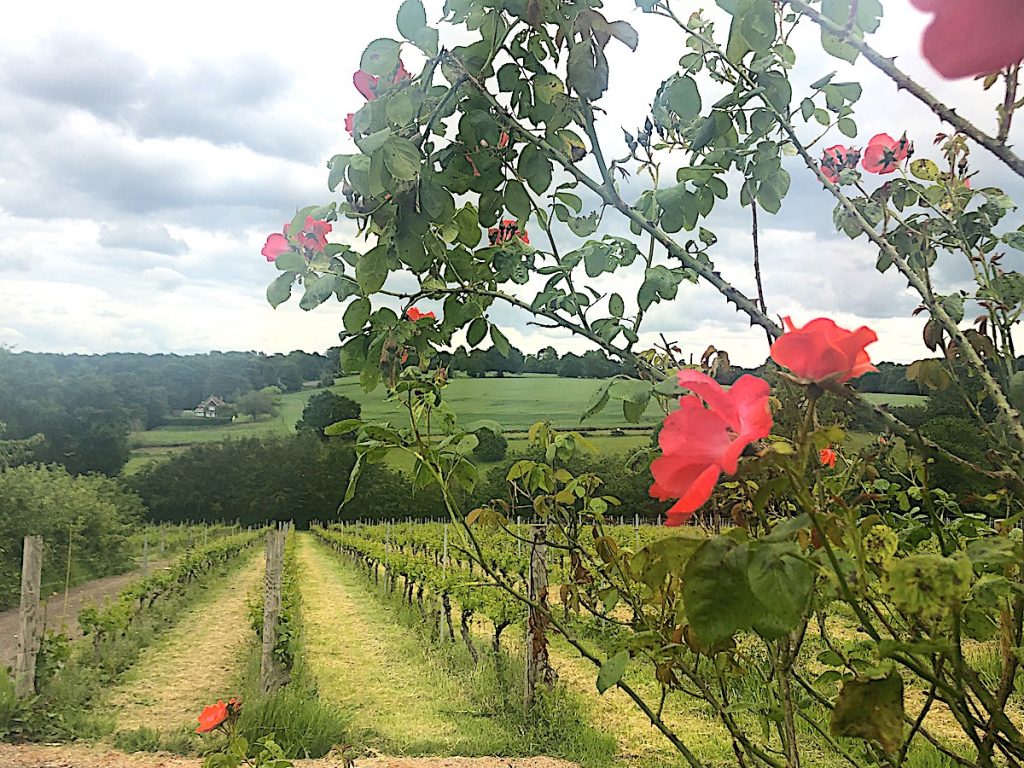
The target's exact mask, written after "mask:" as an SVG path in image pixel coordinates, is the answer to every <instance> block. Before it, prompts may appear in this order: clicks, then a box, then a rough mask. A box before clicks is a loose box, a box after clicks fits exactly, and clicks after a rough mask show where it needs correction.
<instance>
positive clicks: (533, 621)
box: [523, 524, 555, 710]
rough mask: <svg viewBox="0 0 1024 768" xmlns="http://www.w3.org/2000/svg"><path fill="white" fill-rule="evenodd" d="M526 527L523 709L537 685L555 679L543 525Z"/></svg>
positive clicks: (528, 705) (530, 702)
mask: <svg viewBox="0 0 1024 768" xmlns="http://www.w3.org/2000/svg"><path fill="white" fill-rule="evenodd" d="M530 527H531V545H530V588H529V597H530V600H531V601H532V605H531V606H530V611H529V615H528V616H527V619H526V687H525V691H524V694H523V702H524V704H525V707H526V709H527V710H530V709H532V708H533V705H534V702H535V701H536V699H537V686H538V685H552V684H553V683H554V681H555V679H554V678H555V673H554V670H553V669H552V668H551V663H550V660H549V658H548V638H547V631H546V630H547V618H546V616H545V612H546V611H547V603H548V562H547V544H546V543H545V539H546V536H547V526H545V525H542V524H541V525H532V526H530ZM534 606H536V607H534Z"/></svg>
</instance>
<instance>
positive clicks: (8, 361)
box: [0, 348, 338, 475]
mask: <svg viewBox="0 0 1024 768" xmlns="http://www.w3.org/2000/svg"><path fill="white" fill-rule="evenodd" d="M337 361H338V354H337V350H336V349H335V350H330V351H328V353H327V354H326V355H321V354H310V353H307V352H300V351H296V352H291V353H289V354H287V355H281V354H278V355H263V354H259V353H256V352H210V353H208V354H202V355H143V354H121V353H117V354H107V355H57V354H48V353H36V352H20V353H14V352H11V351H10V350H5V349H3V348H0V424H4V425H6V433H5V434H4V435H3V437H4V438H6V439H9V440H16V439H25V438H29V437H31V436H33V435H37V434H41V435H42V436H43V437H42V438H41V443H40V444H38V445H37V446H36V447H35V448H34V459H35V460H36V461H40V462H43V463H57V464H61V465H63V466H65V467H67V469H68V470H69V471H70V472H72V473H74V474H82V473H85V472H102V473H104V474H108V475H114V474H117V473H118V472H119V471H120V470H121V467H122V466H124V463H125V461H127V459H128V432H129V430H130V429H152V428H153V427H156V426H160V425H161V424H163V423H165V421H166V420H167V419H168V418H169V417H170V416H171V414H172V413H173V412H175V411H182V410H190V409H192V408H194V407H195V406H196V405H197V404H198V403H199V402H200V401H201V400H203V399H204V398H206V397H207V396H209V395H213V394H216V395H220V396H222V397H225V398H227V399H229V400H230V399H233V398H236V397H239V396H241V395H242V394H243V393H246V392H250V391H253V390H257V391H258V390H260V389H262V388H264V387H269V386H274V387H277V388H279V389H280V390H282V391H285V392H291V391H298V390H301V389H302V385H303V382H304V381H319V382H321V383H327V384H329V383H330V382H332V381H333V378H334V376H335V375H336V374H337V372H338V370H337Z"/></svg>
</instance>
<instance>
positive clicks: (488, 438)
mask: <svg viewBox="0 0 1024 768" xmlns="http://www.w3.org/2000/svg"><path fill="white" fill-rule="evenodd" d="M476 439H477V440H479V442H478V443H477V446H476V448H474V449H473V455H474V456H475V457H476V458H477V460H479V461H488V462H490V461H501V460H502V459H504V458H505V454H506V453H508V440H506V439H505V438H504V436H502V435H499V434H497V433H496V432H494V431H492V430H490V429H488V428H487V427H481V428H480V429H478V430H477V431H476Z"/></svg>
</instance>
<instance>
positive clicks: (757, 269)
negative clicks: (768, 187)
mask: <svg viewBox="0 0 1024 768" xmlns="http://www.w3.org/2000/svg"><path fill="white" fill-rule="evenodd" d="M750 239H751V240H752V241H753V245H754V281H755V282H756V283H757V301H758V303H759V304H760V305H761V311H762V312H764V313H765V314H766V315H767V314H768V305H767V304H765V301H764V284H763V283H762V282H761V244H760V235H759V233H758V230H757V200H754V199H751V201H750ZM766 333H767V331H766ZM767 336H768V346H771V344H772V342H773V341H774V339H773V338H772V335H771V334H770V333H767Z"/></svg>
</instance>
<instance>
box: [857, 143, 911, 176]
mask: <svg viewBox="0 0 1024 768" xmlns="http://www.w3.org/2000/svg"><path fill="white" fill-rule="evenodd" d="M912 154H914V142H912V141H908V140H907V134H903V135H902V136H901V137H900V138H899V139H898V140H897V139H894V138H893V137H892V136H890V135H889V134H887V133H879V134H876V135H874V136H872V137H871V141H869V142H868V145H867V147H866V148H865V149H864V162H863V165H864V170H866V171H870V172H871V173H892V172H893V171H895V170H896V169H897V168H899V167H900V163H902V162H903V161H904V160H906V159H907V158H908V157H910V156H911V155H912Z"/></svg>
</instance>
